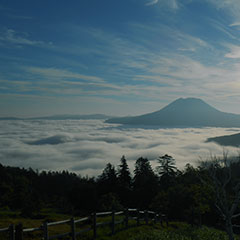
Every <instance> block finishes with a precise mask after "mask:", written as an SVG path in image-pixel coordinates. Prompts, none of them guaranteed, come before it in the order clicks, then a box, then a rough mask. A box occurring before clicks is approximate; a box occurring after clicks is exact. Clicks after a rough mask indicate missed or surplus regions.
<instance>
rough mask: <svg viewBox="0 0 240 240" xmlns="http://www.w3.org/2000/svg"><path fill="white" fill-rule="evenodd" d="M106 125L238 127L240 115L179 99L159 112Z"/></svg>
mask: <svg viewBox="0 0 240 240" xmlns="http://www.w3.org/2000/svg"><path fill="white" fill-rule="evenodd" d="M106 122H107V123H118V124H129V125H157V126H162V127H240V115H238V114H232V113H225V112H221V111H219V110H217V109H215V108H214V107H212V106H210V105H209V104H207V103H206V102H204V101H203V100H201V99H198V98H185V99H184V98H179V99H177V100H175V101H174V102H172V103H170V104H169V105H167V106H166V107H164V108H162V109H161V110H159V111H156V112H153V113H148V114H144V115H140V116H135V117H121V118H110V119H108V120H106Z"/></svg>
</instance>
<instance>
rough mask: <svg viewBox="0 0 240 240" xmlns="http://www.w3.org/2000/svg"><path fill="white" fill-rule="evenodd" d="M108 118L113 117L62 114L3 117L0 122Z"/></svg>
mask: <svg viewBox="0 0 240 240" xmlns="http://www.w3.org/2000/svg"><path fill="white" fill-rule="evenodd" d="M108 118H112V116H107V115H104V114H89V115H72V114H62V115H53V116H46V117H34V118H16V117H1V118H0V120H90V119H93V120H94V119H95V120H97V119H99V120H105V119H108Z"/></svg>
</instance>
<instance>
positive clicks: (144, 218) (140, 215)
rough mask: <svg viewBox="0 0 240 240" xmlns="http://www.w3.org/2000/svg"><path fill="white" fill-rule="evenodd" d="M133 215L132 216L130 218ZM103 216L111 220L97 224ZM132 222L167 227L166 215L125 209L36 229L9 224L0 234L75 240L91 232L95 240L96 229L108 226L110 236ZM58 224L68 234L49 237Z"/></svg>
mask: <svg viewBox="0 0 240 240" xmlns="http://www.w3.org/2000/svg"><path fill="white" fill-rule="evenodd" d="M133 214H134V216H132V215H133ZM120 215H123V219H121V220H119V219H116V218H115V217H116V216H120ZM150 215H151V217H150ZM104 216H110V217H111V220H110V221H105V222H97V218H98V217H104ZM130 219H131V220H134V221H136V225H137V226H139V225H140V222H143V224H144V223H145V224H149V222H150V221H152V223H157V222H160V223H161V225H162V226H163V221H165V222H166V224H167V225H168V219H167V217H166V215H163V214H159V213H156V212H153V211H147V210H145V211H139V210H138V209H125V211H119V212H115V211H111V212H100V213H92V214H91V215H90V216H88V217H84V218H80V219H74V218H71V219H66V220H62V221H57V222H47V221H45V222H44V223H43V224H42V225H41V226H39V227H37V228H25V229H23V226H22V224H21V223H20V224H18V225H16V226H15V225H13V224H11V225H10V226H9V227H6V228H2V229H0V233H1V232H6V233H8V235H9V238H8V239H9V240H23V239H24V233H33V232H35V231H41V232H42V236H43V237H42V240H51V239H61V238H64V237H70V238H71V239H72V240H76V237H77V236H78V235H80V234H83V233H86V232H90V231H92V232H93V238H94V239H96V238H97V228H99V227H101V226H105V225H109V227H110V230H111V234H112V235H113V234H115V232H116V230H115V226H116V225H118V224H124V226H125V228H128V226H129V220H130ZM89 222H90V225H91V226H90V227H86V228H84V229H81V230H79V231H78V232H77V231H76V224H78V223H82V224H83V223H86V224H88V225H89ZM60 224H69V225H70V227H71V231H70V232H66V233H61V234H57V235H52V236H50V234H49V227H52V226H56V225H60Z"/></svg>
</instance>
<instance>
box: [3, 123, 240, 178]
mask: <svg viewBox="0 0 240 240" xmlns="http://www.w3.org/2000/svg"><path fill="white" fill-rule="evenodd" d="M239 131H240V129H224V128H190V129H186V128H185V129H184V128H183V129H161V128H160V129H158V128H153V129H151V128H146V129H141V128H127V127H123V126H120V125H113V124H106V123H103V122H102V121H101V120H87V121H86V120H64V121H63V120H61V121H48V120H34V121H29V120H28V121H1V125H0V135H1V137H0V163H1V164H4V165H10V166H20V167H25V168H29V167H32V168H34V169H39V170H64V169H67V170H69V171H74V172H77V173H79V174H81V175H84V176H85V175H90V176H92V175H95V176H96V175H98V174H100V173H101V171H102V169H103V168H104V167H105V165H106V164H107V163H108V162H111V163H113V164H114V165H115V166H117V165H119V160H120V158H121V156H122V155H125V156H126V158H127V160H128V163H129V166H130V168H131V170H133V169H134V163H135V161H136V159H137V158H139V157H141V156H143V157H147V158H149V159H150V160H151V162H152V166H153V167H154V168H155V167H156V166H157V161H156V159H157V157H158V156H161V155H163V154H169V155H172V156H173V157H174V158H175V159H176V163H177V166H178V167H179V168H183V167H184V166H185V164H187V163H191V164H193V165H197V163H198V161H199V159H200V158H202V159H207V158H209V157H210V155H211V154H212V155H221V154H222V151H223V149H222V147H220V146H218V145H216V144H215V143H205V140H206V139H207V138H208V137H214V136H220V135H227V134H233V133H237V132H239ZM228 149H229V152H230V153H233V154H236V153H237V149H236V148H228Z"/></svg>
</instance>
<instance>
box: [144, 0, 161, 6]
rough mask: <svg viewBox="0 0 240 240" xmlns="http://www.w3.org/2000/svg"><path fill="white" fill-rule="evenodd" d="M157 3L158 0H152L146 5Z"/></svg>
mask: <svg viewBox="0 0 240 240" xmlns="http://www.w3.org/2000/svg"><path fill="white" fill-rule="evenodd" d="M157 3H158V0H151V1H149V2H147V3H146V4H145V5H146V6H151V5H155V4H157Z"/></svg>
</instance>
